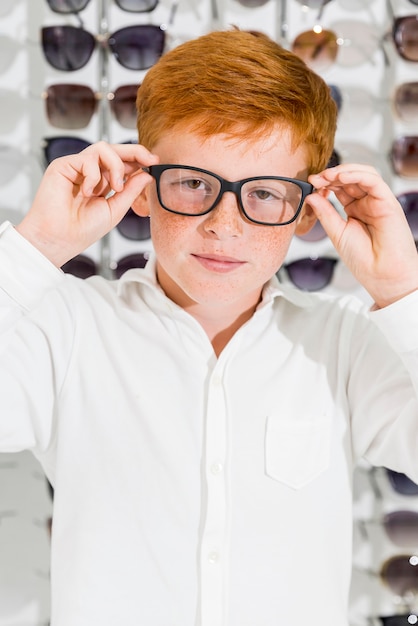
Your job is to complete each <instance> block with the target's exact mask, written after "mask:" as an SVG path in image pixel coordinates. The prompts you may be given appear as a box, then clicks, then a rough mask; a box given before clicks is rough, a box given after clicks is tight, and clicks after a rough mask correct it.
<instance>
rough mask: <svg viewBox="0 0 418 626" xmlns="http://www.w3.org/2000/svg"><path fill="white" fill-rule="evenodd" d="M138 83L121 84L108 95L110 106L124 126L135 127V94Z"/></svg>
mask: <svg viewBox="0 0 418 626" xmlns="http://www.w3.org/2000/svg"><path fill="white" fill-rule="evenodd" d="M137 91H138V85H122V86H121V87H118V88H117V89H116V90H115V92H114V93H113V94H112V96H111V97H110V108H111V109H112V112H113V114H114V116H115V117H116V119H117V121H118V122H119V124H120V125H121V126H123V127H124V128H136V94H137Z"/></svg>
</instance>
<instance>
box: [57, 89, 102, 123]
mask: <svg viewBox="0 0 418 626" xmlns="http://www.w3.org/2000/svg"><path fill="white" fill-rule="evenodd" d="M96 106H97V100H96V98H95V95H94V92H93V90H92V89H90V87H87V86H85V85H72V84H67V83H63V84H59V85H50V86H49V87H48V88H47V90H46V98H45V107H46V114H47V117H48V121H49V123H50V124H51V125H52V126H55V127H56V128H68V129H78V128H85V126H87V125H88V124H89V122H90V120H91V118H92V116H93V113H94V112H95V110H96Z"/></svg>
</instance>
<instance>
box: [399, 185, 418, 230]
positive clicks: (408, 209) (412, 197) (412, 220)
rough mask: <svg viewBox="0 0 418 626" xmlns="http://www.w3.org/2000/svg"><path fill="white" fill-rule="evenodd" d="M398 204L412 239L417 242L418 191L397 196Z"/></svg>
mask: <svg viewBox="0 0 418 626" xmlns="http://www.w3.org/2000/svg"><path fill="white" fill-rule="evenodd" d="M397 198H398V201H399V202H400V204H401V206H402V208H403V210H404V212H405V215H406V219H407V220H408V224H409V227H410V229H411V230H412V234H413V236H414V239H415V240H416V241H417V240H418V191H409V192H406V193H402V194H400V195H399V196H397Z"/></svg>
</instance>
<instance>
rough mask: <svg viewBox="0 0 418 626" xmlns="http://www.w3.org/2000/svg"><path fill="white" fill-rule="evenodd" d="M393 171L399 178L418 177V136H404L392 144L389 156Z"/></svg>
mask: <svg viewBox="0 0 418 626" xmlns="http://www.w3.org/2000/svg"><path fill="white" fill-rule="evenodd" d="M389 158H390V162H391V165H392V168H393V171H394V172H395V174H396V175H397V176H403V177H405V178H411V177H412V178H416V177H417V176H418V135H403V136H401V137H398V138H397V139H395V140H394V141H393V142H392V147H391V150H390V154H389Z"/></svg>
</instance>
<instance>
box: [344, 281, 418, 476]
mask: <svg viewBox="0 0 418 626" xmlns="http://www.w3.org/2000/svg"><path fill="white" fill-rule="evenodd" d="M369 320H370V321H371V322H372V324H371V325H370V324H369V325H366V326H365V327H364V329H363V331H362V332H361V333H360V334H359V335H357V336H356V337H355V338H354V339H353V344H352V346H351V354H352V360H351V363H350V375H349V385H348V390H349V397H350V403H351V406H352V432H353V441H354V445H355V447H356V448H357V452H358V453H359V454H360V455H361V456H364V457H365V458H366V459H367V460H368V461H370V462H371V463H372V464H373V465H375V466H384V467H388V468H390V469H393V470H395V471H399V472H403V473H405V474H407V475H408V476H409V477H410V478H411V479H412V480H414V481H415V482H417V483H418V456H417V450H418V291H417V292H414V293H412V294H410V295H408V296H406V297H405V298H402V299H401V300H399V301H397V302H395V303H394V304H392V305H389V306H387V307H385V308H384V309H379V310H377V311H373V312H371V313H370V314H369ZM382 335H383V337H382Z"/></svg>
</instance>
